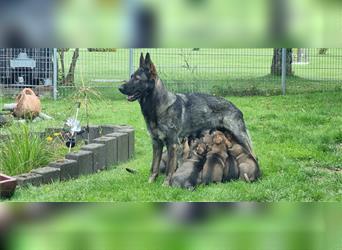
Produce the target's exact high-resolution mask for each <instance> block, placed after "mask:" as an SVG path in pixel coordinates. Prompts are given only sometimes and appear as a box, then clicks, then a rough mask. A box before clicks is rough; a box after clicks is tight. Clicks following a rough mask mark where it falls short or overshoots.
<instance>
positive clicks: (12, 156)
mask: <svg viewBox="0 0 342 250" xmlns="http://www.w3.org/2000/svg"><path fill="white" fill-rule="evenodd" d="M52 157H53V151H52V150H50V149H49V147H48V146H47V145H46V140H45V139H43V138H40V137H39V135H38V134H35V133H33V132H31V131H30V128H29V126H28V125H26V124H20V125H18V126H13V127H11V128H10V129H9V139H8V140H6V141H4V142H2V143H1V144H0V158H1V164H0V172H4V173H5V174H8V175H17V174H20V173H26V172H28V171H30V170H32V169H34V168H38V167H41V166H45V165H47V164H48V163H49V162H50V160H51V159H52Z"/></svg>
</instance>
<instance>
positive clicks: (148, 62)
mask: <svg viewBox="0 0 342 250" xmlns="http://www.w3.org/2000/svg"><path fill="white" fill-rule="evenodd" d="M145 68H146V69H147V70H148V72H149V73H150V76H151V78H152V79H155V78H156V77H157V70H156V67H155V66H154V64H153V62H152V60H151V56H150V53H148V52H147V53H146V56H145Z"/></svg>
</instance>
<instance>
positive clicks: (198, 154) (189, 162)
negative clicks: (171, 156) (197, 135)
mask: <svg viewBox="0 0 342 250" xmlns="http://www.w3.org/2000/svg"><path fill="white" fill-rule="evenodd" d="M191 149H192V150H191V154H190V158H188V159H185V160H184V162H183V164H181V165H180V166H179V168H177V170H176V172H175V173H174V174H173V175H172V179H171V186H173V187H182V188H187V189H191V190H193V189H194V188H195V187H196V185H197V184H199V183H200V181H201V179H200V172H201V170H202V166H203V163H204V160H205V155H206V152H207V150H206V145H205V144H204V143H203V142H201V141H200V140H195V141H194V142H193V143H192V144H191Z"/></svg>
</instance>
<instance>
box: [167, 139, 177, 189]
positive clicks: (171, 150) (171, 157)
mask: <svg viewBox="0 0 342 250" xmlns="http://www.w3.org/2000/svg"><path fill="white" fill-rule="evenodd" d="M167 156H168V159H167V166H166V178H165V181H164V186H170V185H171V178H172V175H173V173H174V172H175V171H176V167H177V144H175V143H172V144H168V145H167Z"/></svg>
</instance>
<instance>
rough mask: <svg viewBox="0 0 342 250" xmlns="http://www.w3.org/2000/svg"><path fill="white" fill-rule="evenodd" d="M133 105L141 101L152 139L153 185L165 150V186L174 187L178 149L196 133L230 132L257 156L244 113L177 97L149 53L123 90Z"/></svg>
mask: <svg viewBox="0 0 342 250" xmlns="http://www.w3.org/2000/svg"><path fill="white" fill-rule="evenodd" d="M119 90H120V92H122V93H123V94H125V95H127V96H128V98H127V99H128V100H129V101H135V100H138V101H139V103H140V107H141V111H142V113H143V115H144V118H145V122H146V125H147V128H148V131H149V133H150V135H151V138H152V145H153V160H152V166H151V176H150V178H149V182H153V181H154V180H155V179H156V178H157V176H158V173H159V165H160V160H161V157H162V152H163V147H164V146H166V148H167V153H168V162H167V167H166V175H167V176H166V179H165V182H164V183H165V184H166V185H170V180H171V177H172V174H173V173H174V172H175V170H176V165H177V153H176V151H177V145H179V142H180V139H182V138H185V137H188V136H190V135H191V134H193V133H196V131H203V130H205V129H215V128H223V129H226V130H227V131H230V132H231V133H232V134H233V135H234V136H235V138H236V139H237V140H238V142H239V143H240V144H241V145H242V146H243V148H244V149H245V150H246V151H247V152H249V153H250V154H251V155H252V154H253V151H252V146H251V141H250V138H249V136H248V134H247V130H246V126H245V122H244V120H243V115H242V112H241V111H240V110H239V109H238V108H237V107H236V106H234V105H233V104H232V103H231V102H229V101H227V100H225V99H224V98H220V97H215V96H211V95H206V94H198V93H190V94H174V93H171V92H169V91H168V90H167V89H166V88H165V86H164V84H163V82H162V81H161V79H160V78H159V77H158V74H157V71H156V68H155V66H154V64H153V63H152V61H151V58H150V55H149V53H147V54H146V57H145V58H144V57H143V55H142V54H141V57H140V65H139V68H138V69H137V70H136V71H135V73H134V74H133V75H132V76H131V78H130V80H129V81H128V82H126V83H125V84H123V85H121V86H120V87H119Z"/></svg>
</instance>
